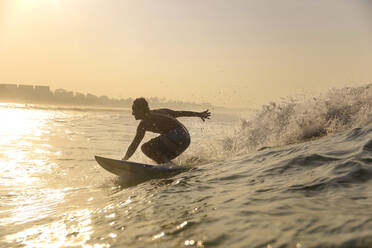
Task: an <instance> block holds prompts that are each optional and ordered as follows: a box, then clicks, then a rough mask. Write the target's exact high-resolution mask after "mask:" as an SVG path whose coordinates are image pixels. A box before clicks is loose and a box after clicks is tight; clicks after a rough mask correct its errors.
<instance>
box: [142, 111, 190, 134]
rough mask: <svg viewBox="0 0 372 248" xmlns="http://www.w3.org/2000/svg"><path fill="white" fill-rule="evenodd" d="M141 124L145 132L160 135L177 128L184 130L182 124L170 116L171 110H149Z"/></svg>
mask: <svg viewBox="0 0 372 248" xmlns="http://www.w3.org/2000/svg"><path fill="white" fill-rule="evenodd" d="M141 124H142V125H143V128H144V129H145V131H150V132H154V133H160V134H163V133H166V132H168V131H170V130H174V129H177V128H182V129H185V127H184V126H183V125H182V123H181V122H179V121H178V120H177V119H176V118H175V117H173V116H172V112H171V110H168V109H154V110H150V112H149V113H148V114H147V116H146V117H145V118H144V119H143V120H142V121H141ZM141 124H140V125H141Z"/></svg>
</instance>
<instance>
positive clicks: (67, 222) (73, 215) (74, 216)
mask: <svg viewBox="0 0 372 248" xmlns="http://www.w3.org/2000/svg"><path fill="white" fill-rule="evenodd" d="M91 214H92V213H91V211H90V210H87V209H83V210H79V211H72V212H70V213H67V214H65V215H64V216H63V218H61V220H59V221H57V222H53V223H49V224H45V225H40V226H36V227H32V228H29V229H26V230H24V231H21V232H19V233H16V234H14V235H8V236H7V237H6V240H7V241H8V242H9V243H13V242H17V243H21V244H22V245H23V247H45V248H46V247H48V248H50V247H86V248H90V247H94V248H96V247H97V248H98V247H100V248H107V247H110V245H109V244H105V243H96V244H94V245H87V244H86V242H87V241H89V240H90V238H91V235H92V233H93V230H92V229H93V228H92V226H91V222H92V220H91Z"/></svg>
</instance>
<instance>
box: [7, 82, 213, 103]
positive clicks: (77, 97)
mask: <svg viewBox="0 0 372 248" xmlns="http://www.w3.org/2000/svg"><path fill="white" fill-rule="evenodd" d="M133 100H134V99H133V98H123V99H114V98H109V97H108V96H105V95H102V96H96V95H94V94H91V93H87V94H84V93H80V92H73V91H68V90H65V89H56V90H55V91H52V90H51V89H50V87H49V86H44V85H26V84H18V85H17V84H0V102H10V103H22V104H46V105H69V106H71V105H72V106H92V107H93V106H94V107H113V108H130V107H131V106H132V102H133ZM147 100H148V101H149V103H150V105H151V106H152V107H165V106H167V107H174V108H213V106H212V104H210V103H192V102H183V101H175V100H167V99H165V98H158V97H150V98H147Z"/></svg>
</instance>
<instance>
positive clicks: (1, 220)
mask: <svg viewBox="0 0 372 248" xmlns="http://www.w3.org/2000/svg"><path fill="white" fill-rule="evenodd" d="M34 2H35V3H36V2H37V1H34ZM0 116H2V121H1V122H0V131H1V133H0V175H1V177H0V185H1V187H0V193H1V195H2V204H1V207H0V226H4V227H5V226H10V225H14V226H18V227H22V226H23V225H24V227H25V228H24V229H22V228H21V231H19V228H18V231H17V232H16V233H13V234H9V235H6V236H5V237H3V239H5V241H6V242H8V243H9V246H12V245H15V244H18V245H21V246H22V247H48V248H49V247H62V246H63V247H77V246H79V247H110V245H108V244H105V243H102V242H101V243H96V244H94V245H93V246H91V245H88V244H87V242H88V241H89V240H90V239H91V235H92V233H93V227H92V225H91V224H92V220H91V214H92V211H91V210H89V209H85V208H83V209H77V210H70V211H68V212H64V210H62V211H61V212H60V211H59V210H58V208H59V206H60V204H63V203H64V202H65V201H66V199H65V198H66V195H67V194H68V193H69V192H71V191H74V190H75V189H74V188H71V187H67V188H66V187H62V188H61V187H58V186H56V185H55V182H54V181H53V182H52V184H51V183H50V182H49V181H50V178H53V176H52V177H51V175H54V174H51V173H55V172H58V165H57V164H56V163H57V161H58V160H56V159H58V157H59V155H60V152H61V151H59V150H58V148H57V147H54V145H55V144H59V142H60V141H54V143H53V142H52V141H51V139H53V132H56V126H58V124H60V123H57V124H56V123H55V118H56V116H55V111H49V110H39V109H32V108H28V107H27V106H24V105H17V104H0ZM57 118H58V117H57ZM57 122H58V121H57ZM58 127H59V126H58ZM58 127H57V128H58ZM56 142H57V143H56ZM53 144H54V145H53ZM48 180H49V181H48ZM58 215H59V216H58ZM51 216H57V218H55V220H54V221H52V222H46V223H45V222H44V221H43V220H44V219H47V218H49V217H51ZM32 223H36V224H32ZM30 224H32V225H31V226H30ZM114 235H115V234H114V233H112V234H111V236H110V237H111V238H113V236H114Z"/></svg>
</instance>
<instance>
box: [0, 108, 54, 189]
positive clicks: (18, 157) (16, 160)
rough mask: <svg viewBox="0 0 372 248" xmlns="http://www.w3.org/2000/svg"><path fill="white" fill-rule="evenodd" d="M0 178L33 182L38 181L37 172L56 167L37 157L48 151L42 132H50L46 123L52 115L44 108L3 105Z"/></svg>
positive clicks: (9, 182) (5, 182) (9, 181)
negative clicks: (35, 154) (34, 108)
mask: <svg viewBox="0 0 372 248" xmlns="http://www.w3.org/2000/svg"><path fill="white" fill-rule="evenodd" d="M0 116H1V117H2V121H1V122H0V130H1V133H0V135H1V139H0V172H1V174H2V175H3V176H2V177H1V178H0V181H1V182H0V183H2V185H17V184H33V183H35V182H36V181H38V180H39V179H38V177H35V176H34V174H35V173H39V172H41V171H45V170H47V169H50V166H53V164H52V163H46V160H42V159H40V156H34V153H39V154H40V153H45V154H47V153H48V152H49V151H48V150H47V149H46V148H48V146H49V144H45V143H43V140H41V137H42V135H43V133H45V132H49V131H48V130H47V128H46V122H47V120H48V118H49V117H50V114H48V112H45V111H37V110H29V109H23V108H7V107H5V108H4V107H3V108H2V106H0Z"/></svg>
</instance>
